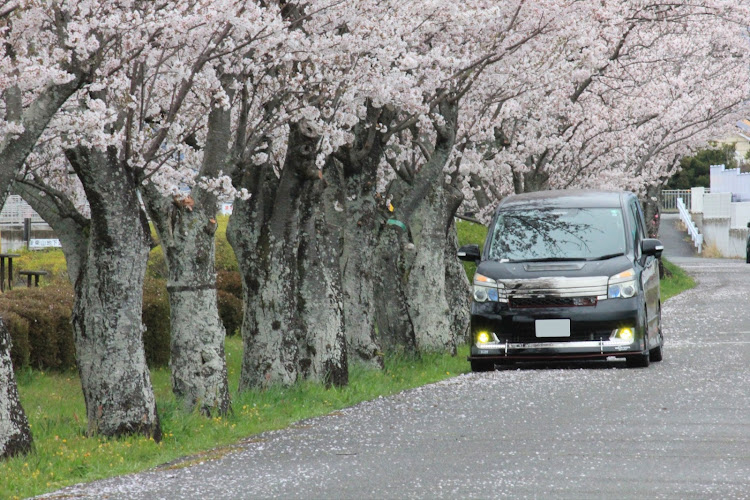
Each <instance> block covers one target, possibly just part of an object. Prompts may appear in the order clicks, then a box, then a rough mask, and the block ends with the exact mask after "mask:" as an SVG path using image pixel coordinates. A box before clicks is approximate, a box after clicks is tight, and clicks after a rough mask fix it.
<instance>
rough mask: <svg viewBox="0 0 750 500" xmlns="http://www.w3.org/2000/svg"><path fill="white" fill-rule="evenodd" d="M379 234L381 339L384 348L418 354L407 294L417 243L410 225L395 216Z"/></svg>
mask: <svg viewBox="0 0 750 500" xmlns="http://www.w3.org/2000/svg"><path fill="white" fill-rule="evenodd" d="M389 222H390V223H389V224H386V225H385V226H384V227H383V228H382V231H381V233H380V236H379V238H378V246H377V249H376V251H375V257H376V263H377V268H376V271H377V276H376V278H375V317H376V320H377V325H378V343H379V344H380V346H381V348H382V350H383V352H384V353H385V354H386V355H388V354H397V355H401V354H405V355H407V356H415V355H417V354H418V351H417V339H416V333H415V328H414V322H413V321H412V318H411V314H410V308H409V306H408V302H409V299H408V297H407V291H406V290H407V284H408V280H407V276H408V273H409V271H408V270H409V269H410V268H411V261H412V260H413V258H414V251H415V247H414V244H413V243H412V242H411V239H410V238H409V234H408V228H407V227H406V225H405V224H403V223H402V224H403V225H401V224H397V223H395V222H401V221H398V220H397V219H391V220H390V221H389Z"/></svg>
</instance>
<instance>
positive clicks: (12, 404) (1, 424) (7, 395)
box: [0, 320, 31, 458]
mask: <svg viewBox="0 0 750 500" xmlns="http://www.w3.org/2000/svg"><path fill="white" fill-rule="evenodd" d="M10 346H11V341H10V333H9V332H8V329H7V328H6V327H5V323H3V321H2V320H0V458H5V457H12V456H15V455H19V454H25V453H28V452H29V451H30V450H31V429H30V428H29V422H28V420H26V414H25V413H24V411H23V408H22V407H21V402H20V401H19V399H18V391H17V390H16V377H15V375H14V373H13V364H12V363H11V361H10Z"/></svg>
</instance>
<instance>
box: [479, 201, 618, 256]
mask: <svg viewBox="0 0 750 500" xmlns="http://www.w3.org/2000/svg"><path fill="white" fill-rule="evenodd" d="M625 250H626V244H625V228H624V226H623V216H622V210H620V209H619V208H551V209H525V210H509V211H502V212H500V214H499V215H498V217H497V221H496V222H495V227H494V228H492V239H491V240H490V249H489V253H488V258H489V259H490V260H501V261H509V262H519V261H527V262H528V261H556V260H561V261H562V260H601V259H608V258H612V257H616V256H618V255H622V254H623V253H625Z"/></svg>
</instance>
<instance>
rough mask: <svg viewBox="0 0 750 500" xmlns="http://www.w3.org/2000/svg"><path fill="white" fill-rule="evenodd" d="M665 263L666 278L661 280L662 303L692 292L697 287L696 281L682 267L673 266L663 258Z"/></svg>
mask: <svg viewBox="0 0 750 500" xmlns="http://www.w3.org/2000/svg"><path fill="white" fill-rule="evenodd" d="M662 262H663V263H664V271H665V277H664V278H662V280H661V301H662V302H664V301H666V300H667V299H669V298H671V297H674V296H675V295H678V294H679V293H682V292H684V291H685V290H690V289H691V288H693V287H695V280H694V279H693V278H692V277H691V276H690V275H688V274H687V273H686V272H685V271H684V270H683V269H682V268H681V267H678V266H676V265H675V264H672V263H671V262H669V261H668V260H667V259H664V258H662Z"/></svg>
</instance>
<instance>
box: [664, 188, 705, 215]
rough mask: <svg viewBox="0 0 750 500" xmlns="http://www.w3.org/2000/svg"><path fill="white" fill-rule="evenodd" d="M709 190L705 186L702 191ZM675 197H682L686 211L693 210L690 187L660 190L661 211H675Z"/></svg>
mask: <svg viewBox="0 0 750 500" xmlns="http://www.w3.org/2000/svg"><path fill="white" fill-rule="evenodd" d="M710 192H711V190H710V189H709V188H705V191H704V193H710ZM677 198H682V201H683V203H684V204H685V208H687V210H688V212H691V211H692V210H693V194H692V191H691V190H690V189H664V190H663V191H662V192H661V211H662V212H677V211H678V210H677Z"/></svg>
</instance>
